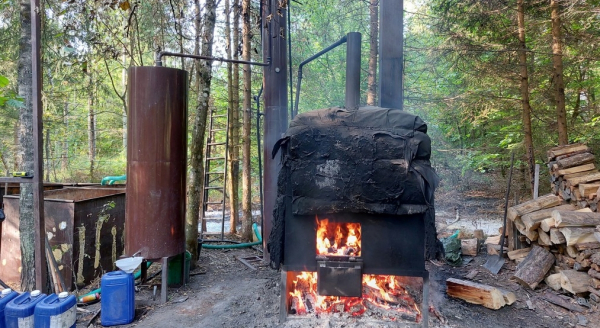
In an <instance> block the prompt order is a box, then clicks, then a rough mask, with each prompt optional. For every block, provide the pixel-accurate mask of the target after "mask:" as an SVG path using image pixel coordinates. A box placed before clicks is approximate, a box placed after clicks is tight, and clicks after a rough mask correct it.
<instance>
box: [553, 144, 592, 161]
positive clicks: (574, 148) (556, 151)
mask: <svg viewBox="0 0 600 328" xmlns="http://www.w3.org/2000/svg"><path fill="white" fill-rule="evenodd" d="M580 151H584V152H590V151H591V149H590V148H589V147H588V146H586V145H585V144H582V143H574V144H569V145H562V146H556V147H553V148H550V149H548V150H547V151H546V155H547V156H548V160H549V161H551V160H553V159H555V158H556V157H558V156H563V155H568V154H572V153H575V152H580Z"/></svg>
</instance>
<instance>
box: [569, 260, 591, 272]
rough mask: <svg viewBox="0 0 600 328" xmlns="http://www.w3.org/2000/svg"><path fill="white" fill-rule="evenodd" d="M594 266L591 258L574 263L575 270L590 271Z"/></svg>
mask: <svg viewBox="0 0 600 328" xmlns="http://www.w3.org/2000/svg"><path fill="white" fill-rule="evenodd" d="M591 266H592V261H590V259H586V260H583V261H577V262H575V264H573V270H577V271H586V272H587V271H588V270H589V269H590V268H591Z"/></svg>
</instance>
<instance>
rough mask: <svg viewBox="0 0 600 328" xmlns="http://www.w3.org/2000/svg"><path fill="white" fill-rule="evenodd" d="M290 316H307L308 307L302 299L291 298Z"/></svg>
mask: <svg viewBox="0 0 600 328" xmlns="http://www.w3.org/2000/svg"><path fill="white" fill-rule="evenodd" d="M290 314H306V307H304V303H303V302H302V298H301V297H299V296H291V297H290Z"/></svg>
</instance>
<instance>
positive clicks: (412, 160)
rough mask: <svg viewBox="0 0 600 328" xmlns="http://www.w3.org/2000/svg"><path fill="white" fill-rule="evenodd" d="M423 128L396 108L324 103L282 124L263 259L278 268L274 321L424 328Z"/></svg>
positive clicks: (427, 213)
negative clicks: (320, 318) (312, 318)
mask: <svg viewBox="0 0 600 328" xmlns="http://www.w3.org/2000/svg"><path fill="white" fill-rule="evenodd" d="M426 132H427V126H426V125H425V123H424V122H423V121H422V120H421V119H420V118H419V117H418V116H415V115H412V114H410V113H407V112H405V111H402V110H398V109H389V108H380V107H362V108H359V109H357V110H346V109H343V108H327V109H322V110H316V111H312V112H308V113H303V114H300V115H298V116H296V118H295V119H294V120H293V121H292V122H291V123H290V127H289V129H288V131H287V132H286V134H285V136H284V137H283V138H282V139H280V140H279V142H278V143H277V145H276V148H275V150H274V152H275V153H276V152H280V155H281V156H282V161H281V162H282V169H281V171H280V174H279V177H278V196H277V201H276V208H275V211H274V222H273V229H272V230H271V234H270V236H269V244H268V247H269V252H270V254H271V256H270V258H271V265H272V266H273V267H274V268H281V269H282V290H281V307H280V314H281V319H282V320H286V319H287V318H288V316H302V315H311V314H312V315H320V314H323V313H340V314H341V315H348V316H352V317H363V318H366V319H369V320H371V319H373V320H388V321H397V320H403V321H406V322H408V323H412V324H421V325H422V326H427V293H428V279H429V273H428V272H427V270H426V268H425V259H426V258H427V257H431V256H433V255H434V254H435V251H436V245H437V244H436V242H435V240H436V239H435V220H434V204H433V201H434V198H433V192H434V189H435V187H436V185H437V183H438V178H437V175H436V174H435V172H434V171H433V169H432V168H431V165H430V162H429V158H430V153H431V141H430V139H429V137H428V136H427V134H426Z"/></svg>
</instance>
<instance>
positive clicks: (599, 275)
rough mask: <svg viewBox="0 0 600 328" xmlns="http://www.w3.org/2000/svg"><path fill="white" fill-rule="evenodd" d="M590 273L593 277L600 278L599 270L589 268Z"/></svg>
mask: <svg viewBox="0 0 600 328" xmlns="http://www.w3.org/2000/svg"><path fill="white" fill-rule="evenodd" d="M588 275H589V276H590V277H592V278H596V279H600V272H598V271H596V270H594V269H590V270H588Z"/></svg>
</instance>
